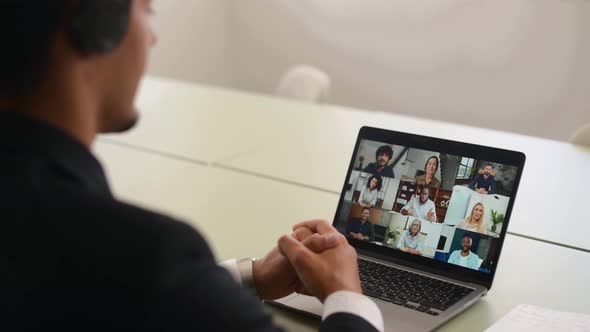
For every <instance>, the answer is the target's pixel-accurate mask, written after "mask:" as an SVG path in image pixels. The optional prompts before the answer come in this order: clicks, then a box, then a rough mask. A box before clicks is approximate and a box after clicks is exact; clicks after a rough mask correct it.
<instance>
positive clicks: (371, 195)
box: [358, 175, 383, 208]
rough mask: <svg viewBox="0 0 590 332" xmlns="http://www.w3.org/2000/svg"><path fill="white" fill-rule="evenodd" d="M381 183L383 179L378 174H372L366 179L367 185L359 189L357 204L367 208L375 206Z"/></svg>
mask: <svg viewBox="0 0 590 332" xmlns="http://www.w3.org/2000/svg"><path fill="white" fill-rule="evenodd" d="M382 183H383V179H381V177H380V176H379V175H372V176H371V177H370V178H369V180H367V185H366V186H365V187H364V188H363V190H362V191H361V195H360V197H359V200H358V202H359V205H360V206H362V207H368V208H372V207H375V205H376V204H377V199H378V196H379V191H381V185H382Z"/></svg>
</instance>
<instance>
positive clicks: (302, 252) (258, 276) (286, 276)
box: [253, 220, 361, 302]
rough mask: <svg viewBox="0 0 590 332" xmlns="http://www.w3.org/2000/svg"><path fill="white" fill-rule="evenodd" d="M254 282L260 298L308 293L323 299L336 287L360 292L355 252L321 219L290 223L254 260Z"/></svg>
mask: <svg viewBox="0 0 590 332" xmlns="http://www.w3.org/2000/svg"><path fill="white" fill-rule="evenodd" d="M253 275H254V284H255V286H256V292H257V294H258V296H259V297H260V298H261V299H265V300H271V299H278V298H281V297H285V296H287V295H289V294H291V293H293V292H297V293H302V294H309V295H313V296H315V297H317V298H318V299H319V300H320V301H322V302H324V300H325V299H326V297H328V295H330V294H332V293H333V292H336V291H339V290H346V291H352V292H357V293H361V286H360V280H359V273H358V265H357V254H356V251H355V250H354V248H352V247H351V246H350V245H349V244H348V241H347V240H346V238H345V237H344V236H343V235H342V234H340V233H339V232H338V231H337V230H336V229H335V228H334V227H332V226H331V225H330V224H328V223H327V222H326V221H322V220H311V221H306V222H302V223H299V224H297V225H295V226H293V234H292V235H284V236H282V237H281V238H280V239H279V241H278V245H277V246H276V247H275V248H273V249H272V250H271V251H270V252H269V253H268V254H267V255H266V256H265V257H264V258H261V259H259V260H257V261H255V262H254V266H253Z"/></svg>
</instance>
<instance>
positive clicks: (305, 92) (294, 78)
mask: <svg viewBox="0 0 590 332" xmlns="http://www.w3.org/2000/svg"><path fill="white" fill-rule="evenodd" d="M331 85H332V82H331V80H330V77H329V76H328V75H327V74H326V73H325V72H323V71H321V70H320V69H318V68H315V67H312V66H309V65H296V66H293V67H291V68H289V70H287V72H286V73H285V74H283V76H282V77H281V80H280V81H279V85H278V86H277V89H276V92H275V94H276V95H277V96H280V97H285V98H290V99H297V100H303V101H308V102H316V103H317V102H324V101H326V100H327V98H328V94H329V92H330V87H331Z"/></svg>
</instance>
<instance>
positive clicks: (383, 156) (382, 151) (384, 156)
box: [375, 145, 393, 167]
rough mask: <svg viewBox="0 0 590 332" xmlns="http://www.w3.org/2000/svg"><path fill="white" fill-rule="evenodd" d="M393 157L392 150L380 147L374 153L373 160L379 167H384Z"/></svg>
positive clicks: (388, 147)
mask: <svg viewBox="0 0 590 332" xmlns="http://www.w3.org/2000/svg"><path fill="white" fill-rule="evenodd" d="M391 157H393V149H392V148H391V146H389V145H381V146H380V147H379V148H378V149H377V151H376V152H375V160H376V161H377V164H378V165H379V167H383V166H386V165H387V163H389V161H390V160H391Z"/></svg>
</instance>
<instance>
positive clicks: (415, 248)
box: [397, 219, 424, 255]
mask: <svg viewBox="0 0 590 332" xmlns="http://www.w3.org/2000/svg"><path fill="white" fill-rule="evenodd" d="M421 229H422V221H420V219H414V221H412V226H410V228H409V229H408V230H406V231H405V232H403V235H402V238H401V239H400V240H399V242H398V243H397V247H398V249H400V250H401V251H405V252H409V253H410V254H414V255H421V254H422V250H424V237H423V236H422V234H420V230H421Z"/></svg>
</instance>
